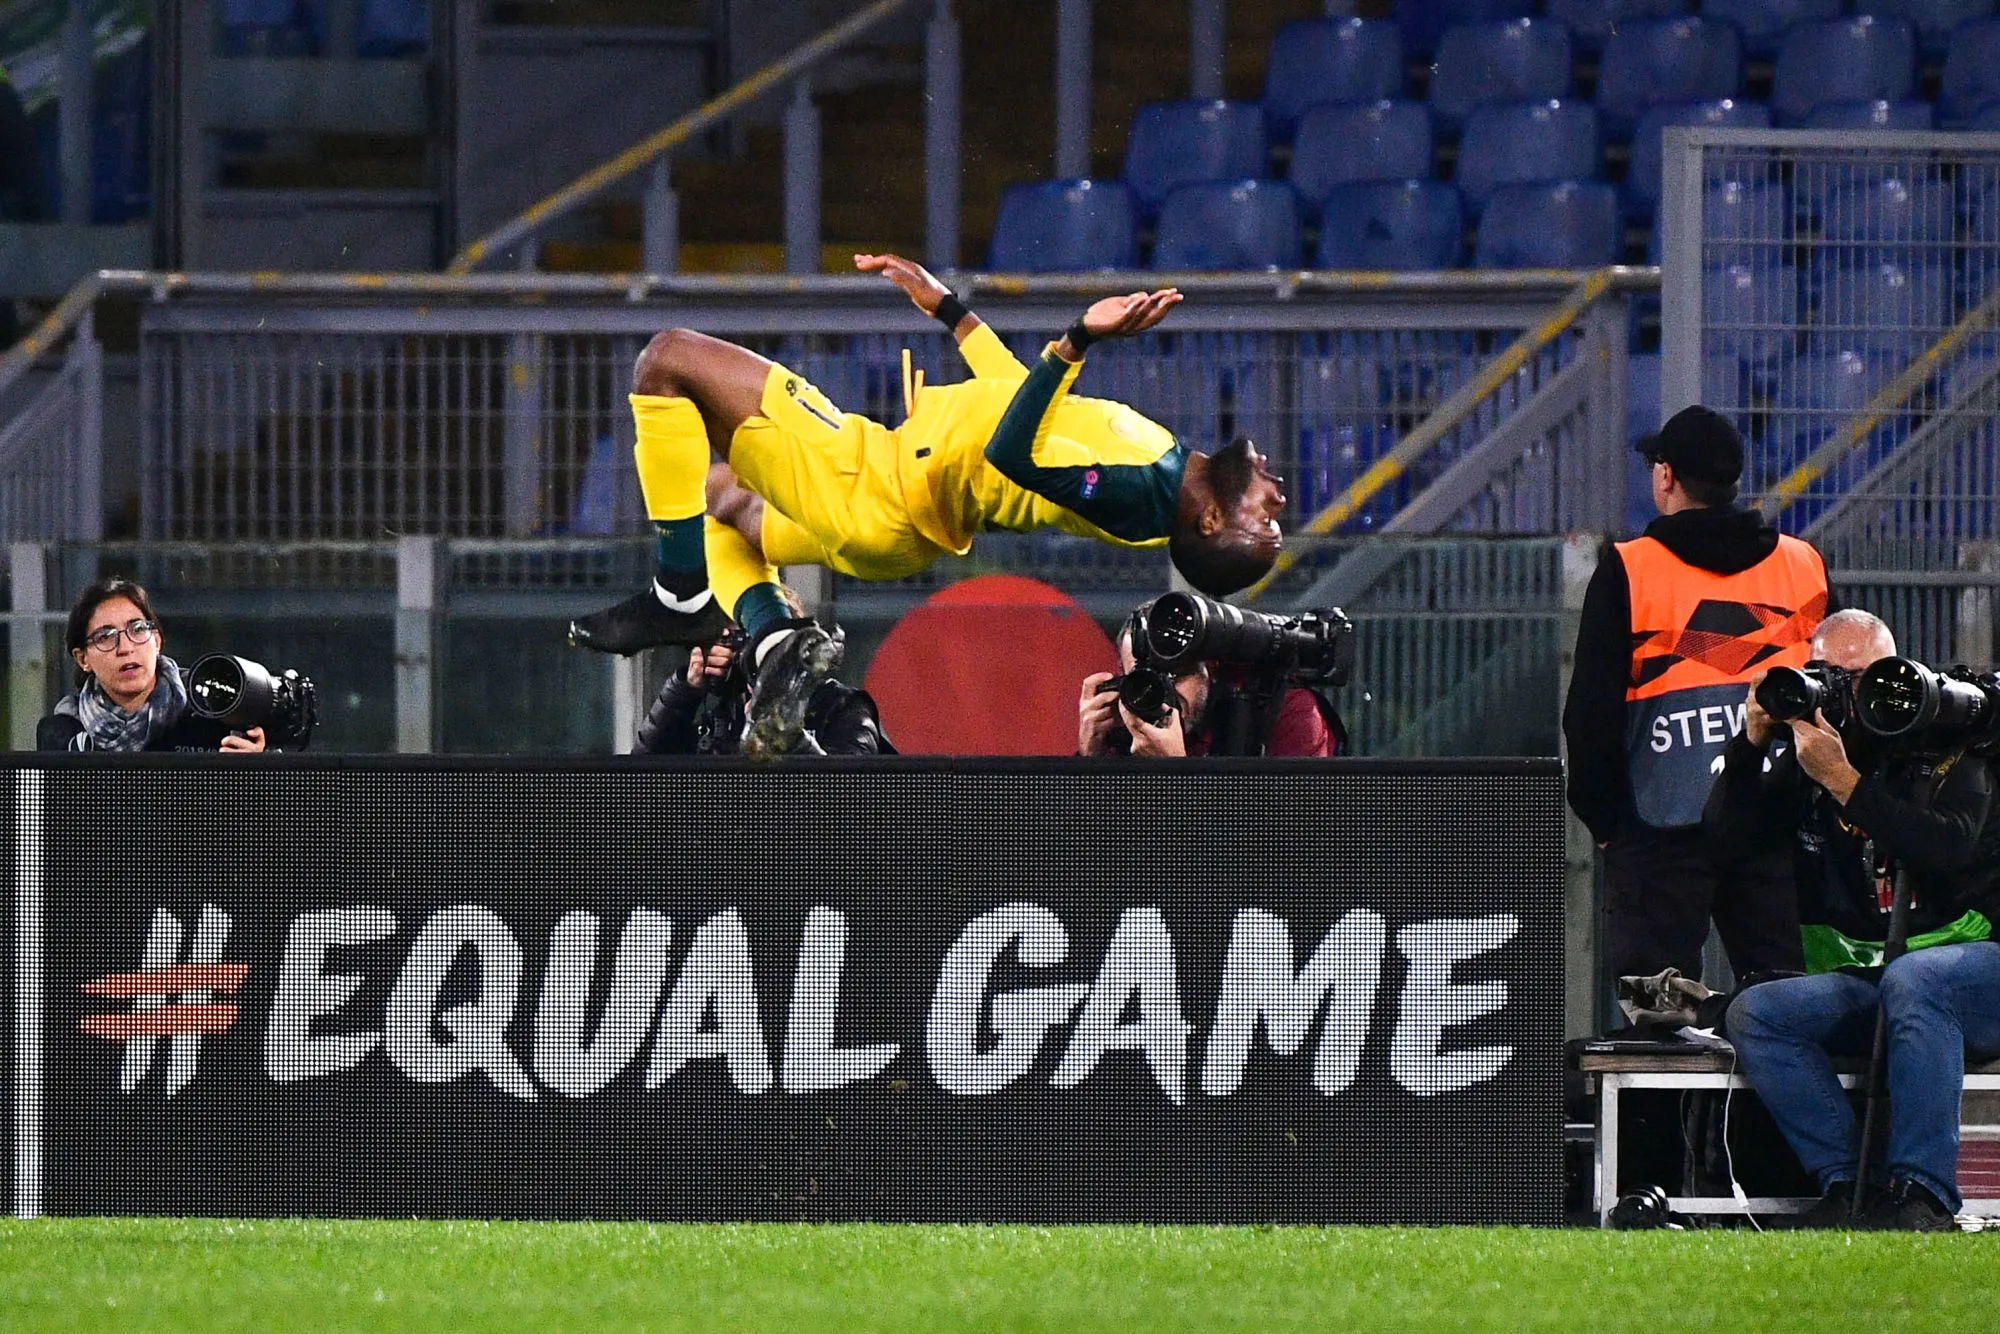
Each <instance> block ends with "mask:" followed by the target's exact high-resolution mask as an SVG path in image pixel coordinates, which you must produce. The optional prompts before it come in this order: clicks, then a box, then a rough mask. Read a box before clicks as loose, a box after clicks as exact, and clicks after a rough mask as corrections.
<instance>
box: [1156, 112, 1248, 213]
mask: <svg viewBox="0 0 2000 1334" xmlns="http://www.w3.org/2000/svg"><path fill="white" fill-rule="evenodd" d="M1263 174H1264V112H1263V109H1262V108H1261V107H1259V106H1258V105H1257V104H1256V103H1255V102H1224V101H1209V100H1205V99H1199V98H1191V99H1189V100H1187V101H1183V102H1151V103H1148V104H1147V105H1145V106H1143V107H1140V108H1139V114H1138V115H1136V116H1134V117H1133V118H1132V133H1131V136H1130V137H1129V138H1127V139H1126V141H1125V183H1126V184H1127V185H1130V186H1131V187H1132V193H1133V194H1134V195H1135V196H1136V197H1137V199H1138V202H1139V210H1140V212H1141V213H1142V214H1144V215H1145V216H1146V217H1148V218H1150V217H1152V216H1153V215H1154V214H1156V213H1158V212H1159V211H1160V205H1161V204H1162V203H1163V202H1165V200H1166V197H1167V196H1168V195H1169V194H1172V193H1173V191H1174V190H1175V189H1176V188H1177V187H1179V186H1183V185H1197V184H1200V183H1201V182H1203V181H1240V180H1245V179H1248V178H1251V177H1256V176H1262V175H1263Z"/></svg>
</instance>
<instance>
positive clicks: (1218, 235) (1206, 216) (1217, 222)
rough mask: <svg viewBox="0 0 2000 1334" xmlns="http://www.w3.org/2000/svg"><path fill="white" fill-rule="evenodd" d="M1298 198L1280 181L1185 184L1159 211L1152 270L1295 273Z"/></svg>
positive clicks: (1296, 263) (1297, 253)
mask: <svg viewBox="0 0 2000 1334" xmlns="http://www.w3.org/2000/svg"><path fill="white" fill-rule="evenodd" d="M1300 253H1301V251H1300V241H1299V200H1298V196H1297V195H1295V194H1293V193H1292V187H1291V186H1289V185H1287V184H1285V183H1284V182H1283V181H1237V182H1235V183H1233V184H1231V183H1227V182H1222V181H1209V182H1205V183H1203V184H1201V185H1183V186H1182V187H1181V188H1180V189H1178V190H1176V191H1174V192H1173V193H1172V194H1170V195H1168V196H1167V202H1166V203H1165V204H1164V205H1162V206H1161V208H1160V225H1159V230H1158V231H1157V232H1156V233H1155V236H1154V242H1153V267H1154V268H1156V269H1296V268H1297V267H1299V256H1300Z"/></svg>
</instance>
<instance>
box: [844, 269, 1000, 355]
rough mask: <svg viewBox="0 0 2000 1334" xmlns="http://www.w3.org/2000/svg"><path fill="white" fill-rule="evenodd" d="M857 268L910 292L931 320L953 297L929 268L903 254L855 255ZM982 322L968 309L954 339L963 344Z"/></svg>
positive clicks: (954, 328) (954, 327)
mask: <svg viewBox="0 0 2000 1334" xmlns="http://www.w3.org/2000/svg"><path fill="white" fill-rule="evenodd" d="M854 267H855V268H857V269H859V270H861V271H862V272H863V273H879V274H881V275H882V276H883V277H884V278H887V279H888V280H889V281H890V282H892V283H894V284H896V286H898V287H900V288H902V289H903V291H904V292H906V293H908V294H909V298H910V300H911V301H913V302H915V303H916V307H917V309H918V310H921V311H922V312H923V313H924V314H926V315H928V316H930V317H931V318H932V319H936V318H937V317H938V309H939V307H941V306H942V305H943V304H944V302H945V299H946V298H947V297H949V296H950V295H951V289H950V288H949V287H946V286H945V285H944V284H943V283H941V282H939V281H938V280H937V278H936V277H935V276H933V275H932V273H931V271H930V270H929V269H927V268H925V267H924V266H923V265H921V264H918V263H916V262H915V261H914V260H907V259H904V258H903V257H902V256H901V255H856V256H855V257H854ZM982 323H984V321H983V320H981V319H980V318H979V317H978V316H977V315H975V314H973V313H972V312H971V311H969V310H968V311H966V312H965V314H963V315H961V316H959V318H958V320H957V321H956V322H954V323H953V325H952V326H951V334H952V337H954V338H956V339H957V340H958V341H959V342H961V343H963V342H964V341H965V340H966V339H967V338H970V337H971V336H972V332H973V330H975V329H977V328H978V327H979V326H980V325H981V324H982Z"/></svg>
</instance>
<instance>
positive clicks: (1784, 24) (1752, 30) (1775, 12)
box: [1701, 0, 1846, 57]
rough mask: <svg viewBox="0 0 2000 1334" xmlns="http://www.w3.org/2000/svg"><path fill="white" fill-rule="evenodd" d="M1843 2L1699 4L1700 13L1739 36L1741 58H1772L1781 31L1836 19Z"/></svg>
mask: <svg viewBox="0 0 2000 1334" xmlns="http://www.w3.org/2000/svg"><path fill="white" fill-rule="evenodd" d="M1844 8H1846V5H1845V3H1844V0H1703V3H1702V6H1701V12H1702V13H1703V14H1704V15H1705V16H1707V17H1708V18H1712V19H1724V20H1726V21H1728V22H1730V23H1733V24H1735V25H1736V31H1738V32H1740V33H1742V34H1743V54H1745V55H1747V56H1751V57H1763V56H1772V55H1776V54H1777V52H1778V43H1779V41H1780V40H1781V39H1782V38H1783V37H1784V35H1785V30H1786V29H1788V28H1793V27H1796V26H1797V25H1799V24H1801V23H1812V22H1815V21H1817V20H1820V19H1837V18H1839V17H1840V12H1841V10H1842V9H1844Z"/></svg>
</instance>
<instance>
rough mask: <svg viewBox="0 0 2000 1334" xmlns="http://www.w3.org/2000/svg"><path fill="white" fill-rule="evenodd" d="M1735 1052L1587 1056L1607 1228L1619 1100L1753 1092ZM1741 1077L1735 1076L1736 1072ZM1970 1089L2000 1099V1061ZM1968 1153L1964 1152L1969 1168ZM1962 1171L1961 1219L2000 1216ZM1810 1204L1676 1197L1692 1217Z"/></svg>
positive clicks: (1986, 1132)
mask: <svg viewBox="0 0 2000 1334" xmlns="http://www.w3.org/2000/svg"><path fill="white" fill-rule="evenodd" d="M1735 1062H1736V1057H1735V1053H1734V1052H1732V1051H1730V1050H1728V1049H1727V1048H1721V1049H1717V1050H1712V1051H1703V1052H1660V1053H1657V1054H1656V1053H1652V1052H1644V1053H1642V1052H1590V1051H1586V1052H1583V1053H1581V1054H1580V1055H1579V1056H1578V1058H1577V1068H1578V1069H1579V1070H1581V1071H1582V1072H1583V1073H1584V1074H1585V1075H1586V1076H1587V1077H1589V1078H1590V1079H1591V1080H1592V1082H1594V1083H1595V1084H1596V1086H1597V1146H1596V1150H1595V1164H1594V1175H1593V1179H1592V1190H1593V1192H1594V1196H1593V1198H1594V1200H1595V1203H1596V1206H1597V1221H1598V1224H1599V1225H1600V1226H1602V1225H1604V1224H1606V1223H1608V1222H1609V1220H1610V1217H1611V1208H1612V1206H1613V1205H1614V1204H1616V1203H1617V1202H1618V1193H1619V1192H1618V1099H1619V1097H1620V1096H1621V1095H1623V1094H1624V1093H1625V1091H1626V1090H1627V1089H1729V1088H1737V1089H1745V1090H1747V1089H1749V1087H1750V1082H1749V1081H1748V1080H1747V1079H1745V1078H1744V1077H1743V1075H1742V1073H1741V1072H1740V1071H1737V1070H1736V1065H1735ZM1835 1069H1836V1070H1837V1071H1838V1073H1839V1075H1840V1082H1841V1084H1842V1085H1844V1086H1845V1087H1847V1088H1854V1087H1856V1086H1858V1085H1859V1084H1860V1083H1861V1081H1862V1080H1863V1079H1865V1078H1866V1077H1867V1073H1868V1070H1867V1063H1866V1062H1865V1061H1859V1060H1853V1061H1837V1062H1835ZM1732 1072H1733V1073H1732ZM1965 1090H1966V1092H1968V1093H1994V1092H2000V1061H1990V1062H1986V1063H1983V1064H1977V1065H1975V1064H1972V1063H1970V1062H1968V1063H1967V1065H1966V1067H1965ZM1960 1136H1961V1143H1962V1144H1981V1143H1984V1142H2000V1125H1964V1126H1962V1127H1961V1128H1960ZM1963 1156H1964V1150H1963V1149H1961V1162H1963ZM1967 1177H1968V1174H1967V1173H1965V1172H1964V1171H1963V1169H1961V1172H1960V1178H1961V1180H1960V1183H1959V1188H1960V1190H1961V1191H1963V1192H1964V1193H1965V1195H1966V1197H1967V1198H1966V1200H1965V1203H1964V1205H1963V1206H1962V1207H1961V1209H1960V1212H1961V1213H1967V1214H1982V1215H1993V1214H2000V1187H1996V1185H1995V1184H1994V1183H1992V1182H1990V1181H1988V1180H1986V1179H1985V1178H1984V1174H1981V1175H1980V1177H1978V1178H1973V1179H1967ZM1979 1189H1985V1190H1988V1191H1994V1192H1996V1193H1994V1194H1993V1195H1992V1196H1991V1197H1990V1198H1979V1199H1974V1198H1972V1195H1973V1192H1974V1191H1975V1190H1979ZM1812 1203H1813V1201H1812V1200H1811V1199H1810V1198H1802V1197H1790V1196H1767V1197H1752V1198H1750V1199H1748V1200H1745V1201H1742V1202H1739V1201H1738V1200H1737V1199H1736V1198H1735V1197H1734V1196H1730V1195H1692V1196H1690V1195H1682V1196H1671V1197H1669V1200H1668V1204H1669V1207H1670V1208H1672V1209H1674V1210H1675V1211H1677V1212H1679V1213H1684V1214H1741V1213H1752V1214H1782V1213H1797V1212H1799V1211H1800V1210H1802V1209H1804V1208H1806V1207H1807V1206H1808V1205H1810V1204H1812Z"/></svg>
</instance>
